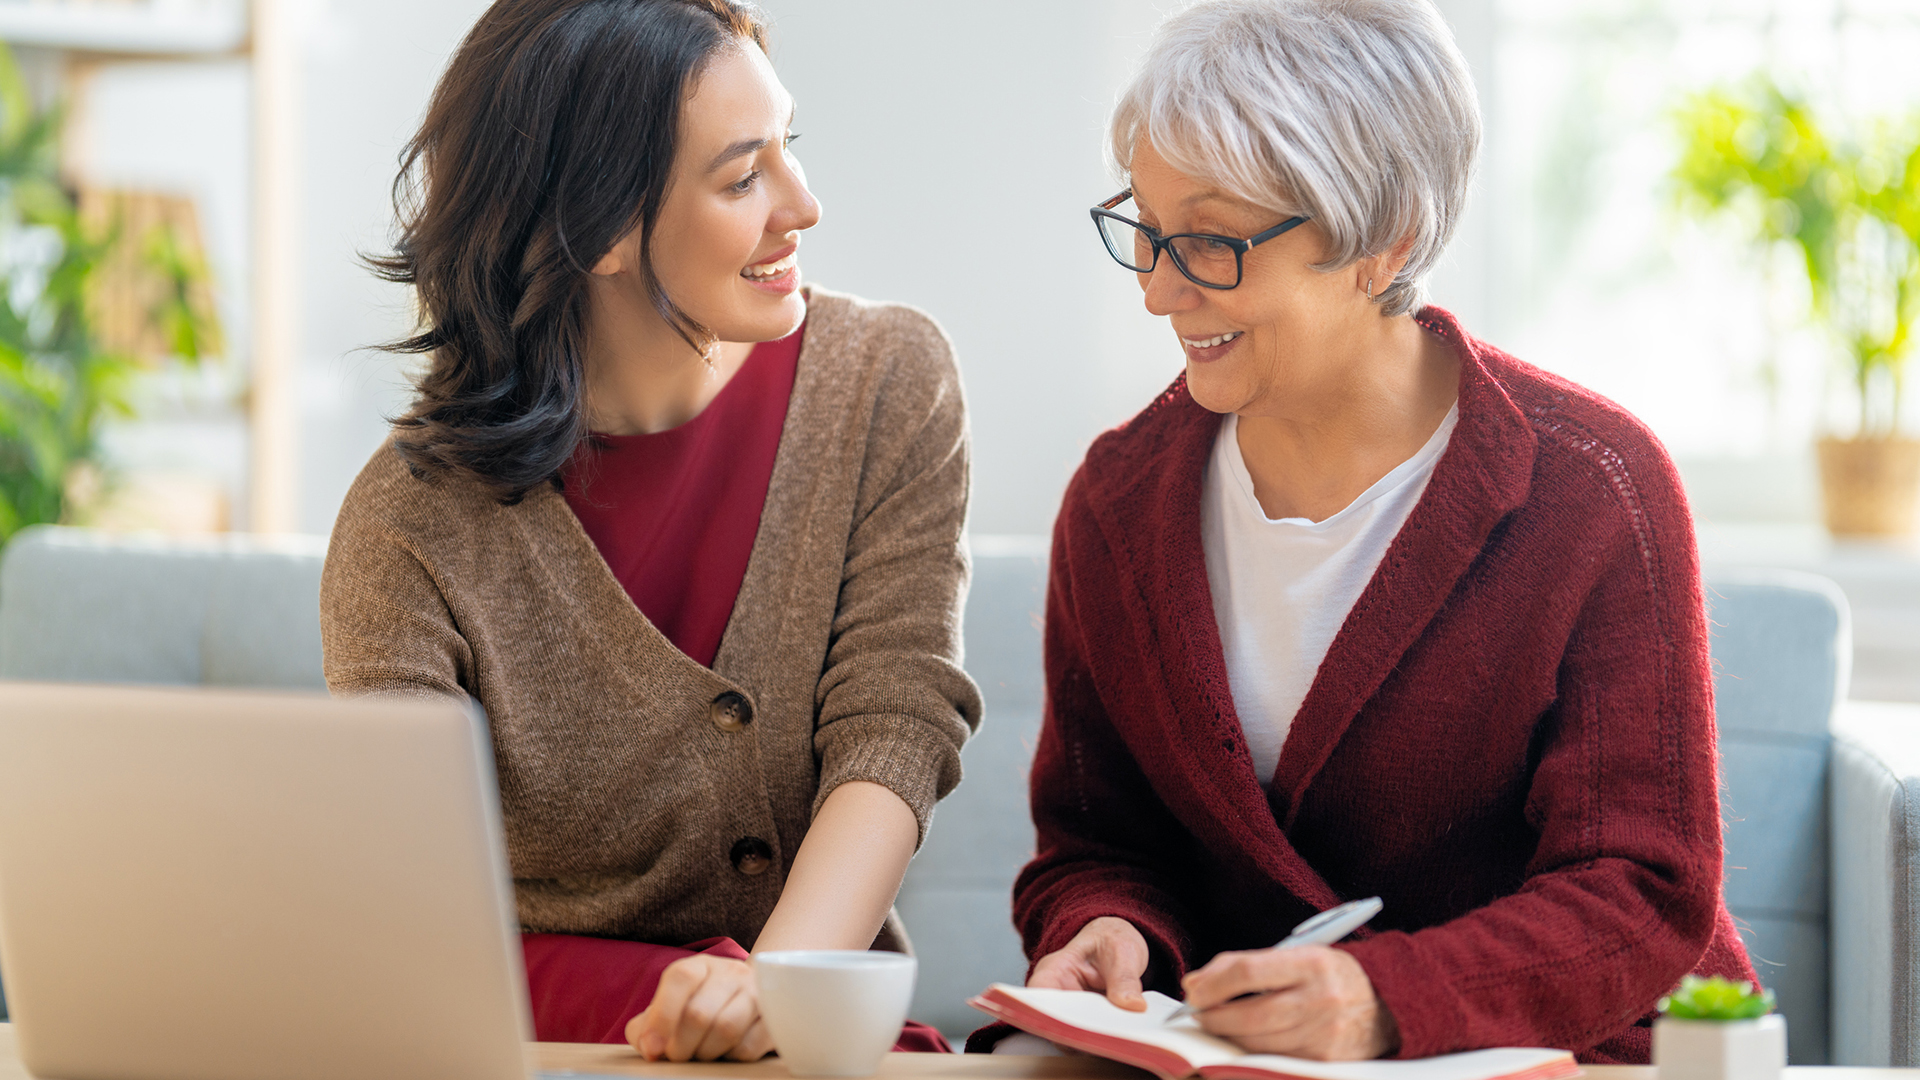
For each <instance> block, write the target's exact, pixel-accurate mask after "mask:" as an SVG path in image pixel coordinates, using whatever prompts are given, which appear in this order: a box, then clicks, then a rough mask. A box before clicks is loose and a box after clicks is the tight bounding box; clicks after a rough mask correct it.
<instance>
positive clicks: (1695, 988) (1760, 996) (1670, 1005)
mask: <svg viewBox="0 0 1920 1080" xmlns="http://www.w3.org/2000/svg"><path fill="white" fill-rule="evenodd" d="M1654 1007H1655V1008H1657V1009H1659V1010H1660V1012H1661V1013H1662V1014H1664V1015H1667V1016H1671V1017H1673V1018H1674V1019H1675V1020H1753V1019H1756V1018H1758V1017H1762V1016H1765V1015H1767V1014H1768V1013H1770V1012H1772V1011H1773V991H1771V990H1763V989H1761V988H1760V987H1757V986H1755V985H1753V984H1752V983H1750V982H1734V981H1733V980H1732V979H1723V978H1721V977H1720V976H1718V975H1715V976H1714V977H1713V978H1711V979H1703V978H1701V977H1699V976H1698V975H1688V976H1686V977H1685V978H1682V979H1681V980H1680V985H1679V986H1677V987H1675V988H1674V991H1673V993H1671V994H1668V995H1667V996H1666V997H1663V998H1661V999H1660V1002H1659V1004H1658V1005H1656V1006H1654Z"/></svg>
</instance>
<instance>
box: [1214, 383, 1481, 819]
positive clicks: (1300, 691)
mask: <svg viewBox="0 0 1920 1080" xmlns="http://www.w3.org/2000/svg"><path fill="white" fill-rule="evenodd" d="M1459 419H1460V409H1459V406H1457V405H1456V406H1454V408H1452V409H1450V410H1448V412H1447V418H1446V419H1445V420H1443V421H1441V422H1440V427H1439V428H1438V429H1437V430H1435V431H1434V433H1433V437H1432V438H1430V439H1428V440H1427V444H1426V445H1425V446H1423V447H1421V448H1420V452H1419V453H1417V454H1415V455H1413V456H1412V457H1410V458H1408V459H1407V460H1406V461H1404V462H1401V463H1400V465H1399V466H1398V467H1397V468H1395V469H1394V470H1393V471H1392V472H1390V473H1388V474H1387V475H1385V476H1383V477H1381V478H1380V480H1379V482H1377V483H1375V484H1374V485H1373V486H1372V487H1370V488H1368V489H1367V490H1366V491H1365V492H1363V493H1361V495H1360V497H1359V498H1357V499H1355V500H1354V501H1353V505H1351V506H1349V507H1347V508H1346V509H1345V510H1342V511H1340V512H1339V513H1337V514H1335V515H1333V516H1332V517H1330V518H1328V519H1326V520H1325V521H1319V522H1315V521H1309V520H1307V519H1306V518H1297V517H1296V518H1281V519H1279V520H1277V521H1276V520H1274V519H1272V518H1269V517H1267V515H1266V512H1265V511H1263V510H1261V509H1260V501H1259V500H1258V499H1256V498H1254V495H1253V477H1252V476H1251V475H1249V474H1248V472H1247V463H1246V460H1245V459H1243V458H1242V457H1241V456H1240V440H1239V437H1238V434H1239V430H1240V424H1239V421H1240V418H1239V417H1238V416H1235V415H1233V414H1228V415H1227V417H1226V418H1225V419H1224V420H1223V421H1222V422H1221V424H1220V434H1219V436H1218V437H1217V438H1216V439H1215V440H1214V444H1213V456H1212V457H1211V458H1209V459H1208V461H1207V475H1206V481H1205V486H1204V487H1203V489H1202V491H1201V495H1200V534H1201V540H1202V542H1203V543H1204V544H1205V546H1206V553H1207V586H1208V588H1209V589H1211V590H1212V592H1213V617H1214V621H1215V622H1217V623H1218V624H1219V626H1220V644H1221V646H1222V648H1223V650H1224V651H1225V653H1226V662H1227V682H1228V685H1230V686H1231V687H1232V689H1233V707H1234V709H1235V711H1237V712H1238V713H1239V714H1240V726H1241V729H1242V730H1244V731H1245V732H1246V737H1247V749H1248V750H1249V751H1251V752H1252V754H1253V767H1254V773H1255V775H1257V776H1259V778H1260V783H1261V785H1262V786H1265V785H1268V784H1271V783H1272V782H1273V770H1274V767H1275V766H1276V765H1278V764H1279V762H1280V745H1281V744H1282V743H1283V742H1285V741H1286V738H1287V729H1288V728H1289V727H1290V726H1292V724H1293V717H1294V714H1295V713H1297V712H1299V711H1300V703H1301V702H1302V701H1304V700H1305V699H1306V696H1307V690H1308V688H1310V687H1311V686H1312V685H1313V677H1314V675H1315V673H1317V672H1318V671H1319V670H1320V661H1321V660H1323V659H1325V658H1326V655H1327V648H1328V647H1329V646H1331V645H1332V644H1333V639H1334V635H1336V634H1338V633H1339V632H1340V627H1341V625H1342V624H1344V623H1345V622H1346V621H1347V612H1349V611H1351V610H1353V605H1354V603H1355V602H1356V601H1358V600H1359V599H1360V594H1361V593H1362V592H1363V591H1365V590H1366V587H1367V582H1369V581H1371V580H1372V579H1373V572H1374V570H1375V569H1376V568H1377V567H1379V565H1380V560H1381V559H1383V558H1385V557H1386V554H1387V547H1388V545H1390V544H1392V543H1393V538H1394V536H1395V535H1396V534H1398V533H1399V532H1400V526H1402V525H1404V524H1406V521H1407V516H1408V515H1410V514H1412V513H1413V507H1414V504H1416V503H1418V502H1419V501H1420V495H1421V493H1422V492H1424V491H1426V490H1427V481H1428V480H1431V479H1432V478H1433V467H1434V465H1436V464H1437V463H1438V462H1439V461H1440V455H1441V454H1443V453H1445V452H1446V449H1447V440H1448V439H1449V438H1450V437H1452V435H1453V428H1454V425H1455V424H1456V423H1458V422H1459Z"/></svg>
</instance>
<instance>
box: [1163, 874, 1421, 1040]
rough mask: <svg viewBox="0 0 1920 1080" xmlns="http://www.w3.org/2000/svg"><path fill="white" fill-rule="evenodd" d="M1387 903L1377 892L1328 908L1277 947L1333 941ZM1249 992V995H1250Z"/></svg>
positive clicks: (1189, 1011)
mask: <svg viewBox="0 0 1920 1080" xmlns="http://www.w3.org/2000/svg"><path fill="white" fill-rule="evenodd" d="M1385 906H1386V905H1385V904H1383V903H1381V901H1380V898H1379V897H1377V896H1369V897H1367V898H1366V899H1365V900H1349V901H1347V902H1346V903H1344V904H1341V905H1340V906H1339V907H1330V908H1328V909H1327V910H1325V911H1323V912H1321V913H1320V914H1318V915H1315V916H1314V917H1313V918H1311V919H1308V920H1307V921H1306V922H1303V923H1301V924H1300V925H1299V926H1296V927H1294V928H1293V933H1291V934H1288V935H1287V936H1286V937H1285V938H1282V939H1281V940H1280V942H1279V944H1277V945H1275V946H1273V947H1274V948H1275V949H1297V948H1299V947H1301V946H1302V945H1331V944H1333V943H1334V942H1336V941H1339V940H1340V939H1341V938H1343V937H1346V936H1347V935H1348V934H1351V933H1353V932H1354V931H1355V930H1358V929H1360V928H1361V927H1363V926H1365V925H1367V921H1368V920H1369V919H1372V918H1373V917H1374V916H1375V915H1378V914H1380V909H1381V908H1383V907H1385ZM1248 996H1250V995H1248ZM1196 1011H1197V1010H1196V1009H1194V1007H1193V1006H1191V1005H1182V1006H1180V1007H1179V1008H1178V1009H1175V1010H1174V1011H1172V1012H1170V1013H1168V1014H1167V1018H1166V1019H1165V1020H1163V1021H1161V1023H1163V1024H1171V1023H1173V1022H1174V1021H1175V1020H1178V1019H1180V1018H1181V1017H1183V1016H1192V1015H1194V1014H1195V1012H1196Z"/></svg>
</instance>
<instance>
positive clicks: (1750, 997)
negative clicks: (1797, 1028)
mask: <svg viewBox="0 0 1920 1080" xmlns="http://www.w3.org/2000/svg"><path fill="white" fill-rule="evenodd" d="M1655 1008H1656V1009H1658V1010H1659V1013H1660V1017H1659V1019H1657V1020H1655V1021H1654V1023H1653V1064H1654V1067H1655V1068H1657V1069H1659V1071H1660V1080H1780V1074H1781V1070H1782V1069H1785V1068H1786V1067H1787V1022H1786V1019H1785V1018H1784V1017H1782V1016H1780V1014H1778V1013H1776V1012H1774V1011H1773V991H1771V990H1762V989H1760V988H1758V987H1756V986H1754V985H1753V984H1752V983H1750V982H1734V981H1732V980H1730V979H1723V978H1720V977H1719V976H1717V975H1716V976H1714V977H1713V978H1711V979H1702V978H1700V977H1699V976H1697V975H1688V976H1686V977H1685V978H1683V979H1681V980H1680V985H1679V986H1678V987H1676V988H1675V989H1674V991H1673V993H1671V994H1668V995H1667V996H1666V997H1663V998H1661V999H1660V1002H1659V1004H1658V1005H1656V1006H1655Z"/></svg>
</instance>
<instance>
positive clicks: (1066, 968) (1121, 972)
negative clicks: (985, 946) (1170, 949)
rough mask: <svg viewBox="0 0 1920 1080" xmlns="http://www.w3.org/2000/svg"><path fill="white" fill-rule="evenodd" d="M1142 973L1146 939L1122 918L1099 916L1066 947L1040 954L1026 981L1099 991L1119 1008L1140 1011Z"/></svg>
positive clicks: (1056, 987)
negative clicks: (1041, 955)
mask: <svg viewBox="0 0 1920 1080" xmlns="http://www.w3.org/2000/svg"><path fill="white" fill-rule="evenodd" d="M1146 973H1147V939H1146V938H1144V937H1141V936H1140V931H1138V930H1136V929H1134V926H1133V924H1132V923H1130V922H1128V921H1127V920H1125V919H1121V918H1116V917H1114V916H1112V915H1103V916H1101V917H1100V918H1098V919H1095V920H1093V921H1092V922H1090V923H1088V924H1087V925H1085V926H1083V927H1081V928H1080V932H1079V933H1078V934H1075V935H1074V936H1073V940H1072V941H1069V942H1067V944H1066V947H1065V948H1063V949H1061V950H1060V951H1059V952H1052V953H1048V954H1047V955H1045V956H1043V957H1041V958H1040V962H1039V963H1037V964H1035V965H1033V975H1032V976H1030V977H1029V978H1028V979H1027V985H1028V986H1044V987H1047V988H1049V989H1053V990H1099V991H1102V992H1104V993H1105V994H1106V995H1107V1000H1108V1001H1111V1002H1113V1003H1114V1004H1115V1005H1118V1006H1120V1007H1121V1008H1123V1009H1129V1010H1131V1011H1133V1012H1144V1011H1146V1008H1147V999H1146V998H1145V997H1142V996H1141V994H1140V977H1141V976H1143V975H1145V974H1146Z"/></svg>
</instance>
